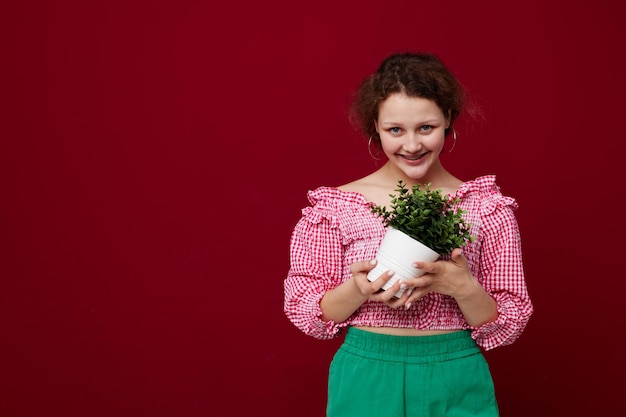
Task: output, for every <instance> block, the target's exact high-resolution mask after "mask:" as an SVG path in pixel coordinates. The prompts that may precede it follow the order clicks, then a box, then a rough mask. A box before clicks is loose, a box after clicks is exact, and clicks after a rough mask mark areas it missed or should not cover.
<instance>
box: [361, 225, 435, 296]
mask: <svg viewBox="0 0 626 417" xmlns="http://www.w3.org/2000/svg"><path fill="white" fill-rule="evenodd" d="M438 258H439V254H438V253H437V252H435V251H434V250H432V249H431V248H429V247H428V246H426V245H424V244H423V243H421V242H418V241H417V240H415V239H413V238H412V237H410V236H409V235H407V234H405V233H403V232H400V231H399V230H396V229H394V228H393V227H387V231H386V232H385V236H384V237H383V240H382V242H381V244H380V247H379V248H378V252H377V253H376V260H377V264H376V267H375V268H374V269H372V270H371V271H370V272H369V273H368V274H367V279H368V280H370V281H375V280H376V279H377V278H378V277H380V276H381V275H382V274H383V273H384V272H386V271H388V270H390V269H391V270H393V271H395V274H394V275H393V276H392V277H391V279H390V280H389V281H387V282H386V283H385V285H384V286H383V289H384V290H386V289H387V288H389V287H391V286H392V285H393V284H394V283H395V282H396V281H398V280H404V279H409V278H415V277H419V276H420V275H423V274H424V271H422V270H421V269H419V268H415V267H414V266H412V264H413V262H416V261H419V262H434V261H436V260H437V259H438ZM403 292H404V290H399V291H398V292H397V293H396V297H400V296H401V295H402V293H403Z"/></svg>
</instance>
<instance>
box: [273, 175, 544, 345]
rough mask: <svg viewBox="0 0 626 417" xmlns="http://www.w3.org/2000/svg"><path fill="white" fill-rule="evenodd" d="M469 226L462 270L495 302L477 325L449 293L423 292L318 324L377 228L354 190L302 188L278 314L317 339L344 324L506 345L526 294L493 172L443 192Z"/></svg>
mask: <svg viewBox="0 0 626 417" xmlns="http://www.w3.org/2000/svg"><path fill="white" fill-rule="evenodd" d="M451 197H453V198H456V197H458V198H460V199H461V201H460V202H459V203H457V204H458V206H459V207H460V208H461V209H463V210H465V214H464V218H465V219H466V221H467V222H468V223H470V224H471V233H472V234H473V235H474V236H476V240H475V241H474V242H472V243H469V244H468V245H467V246H466V247H464V248H463V255H464V256H465V257H466V258H467V260H468V263H469V267H470V270H471V272H472V274H473V276H474V277H476V279H478V281H479V282H480V283H481V284H482V286H483V287H484V288H485V290H486V291H487V292H488V293H489V294H490V295H491V296H492V297H493V298H494V299H495V300H496V302H497V305H498V318H497V320H496V321H494V322H490V323H486V324H484V325H482V326H480V327H478V328H476V327H472V326H470V325H468V324H467V322H466V321H465V318H464V317H463V314H462V313H461V311H460V309H459V307H458V305H457V303H456V301H455V300H454V298H452V297H450V296H446V295H442V294H438V293H430V294H428V295H426V296H424V297H422V298H421V299H420V300H419V301H417V302H414V303H413V305H412V306H411V308H409V309H408V310H406V309H404V308H399V309H393V308H390V307H388V306H387V305H386V304H385V303H382V302H374V301H369V300H368V301H366V302H365V303H363V305H362V306H361V307H360V308H359V309H358V310H357V311H356V312H354V314H352V316H351V317H350V318H348V319H347V320H346V321H344V322H341V323H336V322H333V321H327V322H325V321H322V320H321V318H320V317H321V315H322V310H321V308H320V300H321V299H322V297H323V296H324V294H325V293H326V292H327V291H328V290H330V289H332V288H335V287H337V286H338V285H339V284H341V283H343V282H345V281H346V280H348V279H349V278H350V275H351V273H350V265H351V264H352V263H353V262H355V261H362V260H367V259H373V258H375V257H376V251H377V249H378V247H379V245H380V243H381V240H382V238H383V235H384V234H385V228H384V226H383V224H382V222H381V220H380V219H379V218H378V217H376V216H375V215H374V214H373V213H372V212H371V207H372V205H373V203H371V202H368V201H367V200H366V199H365V197H364V196H363V195H362V194H360V193H356V192H345V191H341V190H339V189H337V188H331V187H319V188H317V189H315V190H313V191H309V193H308V199H309V201H310V203H311V206H309V207H306V208H304V209H303V210H302V218H301V219H300V220H299V221H298V223H297V224H296V226H295V228H294V230H293V232H292V236H291V255H290V261H291V266H290V269H289V272H288V274H287V277H286V279H285V281H284V290H285V293H284V296H285V298H284V311H285V314H286V315H287V317H288V319H289V320H290V321H291V322H292V323H293V324H294V325H295V326H296V327H298V328H299V329H300V330H302V331H303V332H304V333H305V334H308V335H310V336H313V337H315V338H317V339H330V338H333V337H336V336H338V335H339V334H340V333H341V331H342V329H344V328H345V327H346V326H350V325H356V326H372V327H380V326H387V327H402V328H412V329H421V330H427V329H428V330H460V329H469V330H471V334H472V337H473V338H474V340H476V343H477V344H478V345H479V346H481V347H483V348H484V349H485V350H489V349H492V348H494V347H497V346H502V345H508V344H511V343H513V342H514V341H515V340H516V339H517V338H518V337H519V336H520V335H521V333H522V331H523V330H524V328H525V327H526V324H527V323H528V320H529V318H530V316H531V314H532V312H533V307H532V304H531V301H530V298H529V297H528V292H527V288H526V282H525V279H524V271H523V267H522V254H521V246H520V235H519V229H518V225H517V221H516V219H515V215H514V210H516V209H517V203H516V201H515V200H514V199H513V198H511V197H505V196H503V195H502V194H501V192H500V188H499V187H498V186H497V185H496V183H495V176H493V175H486V176H482V177H479V178H477V179H475V180H473V181H467V182H464V183H462V184H461V185H460V187H459V188H458V189H457V191H456V192H455V193H454V194H452V195H451Z"/></svg>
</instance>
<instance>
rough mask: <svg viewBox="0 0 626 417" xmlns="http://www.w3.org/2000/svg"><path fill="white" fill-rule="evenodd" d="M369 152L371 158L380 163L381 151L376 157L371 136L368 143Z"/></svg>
mask: <svg viewBox="0 0 626 417" xmlns="http://www.w3.org/2000/svg"><path fill="white" fill-rule="evenodd" d="M367 151H368V152H369V154H370V156H371V157H372V158H374V159H375V160H377V161H380V158H378V155H380V151H378V153H377V154H376V155H374V154H373V153H372V137H371V136H370V138H369V140H368V141H367Z"/></svg>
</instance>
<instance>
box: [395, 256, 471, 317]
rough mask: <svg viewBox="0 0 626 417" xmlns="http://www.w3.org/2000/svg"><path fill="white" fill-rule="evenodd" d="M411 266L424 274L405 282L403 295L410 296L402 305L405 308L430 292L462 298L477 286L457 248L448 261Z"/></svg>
mask: <svg viewBox="0 0 626 417" xmlns="http://www.w3.org/2000/svg"><path fill="white" fill-rule="evenodd" d="M413 266H415V267H416V268H419V269H421V270H422V271H424V272H425V274H424V275H422V276H420V277H417V278H412V279H409V280H406V281H405V284H406V285H407V290H406V291H405V293H409V294H410V295H409V296H408V297H407V299H406V301H405V303H404V305H405V307H406V308H409V307H410V306H411V304H412V303H414V302H415V301H417V300H419V299H420V298H422V297H423V296H424V295H426V294H428V293H430V292H436V293H440V294H445V295H449V296H451V297H454V298H455V299H458V298H463V297H464V296H467V295H469V294H470V293H471V292H472V291H474V289H475V286H476V284H477V281H476V279H475V278H474V277H473V276H472V274H471V272H470V271H469V268H468V266H467V259H466V258H465V256H463V254H462V252H461V249H459V248H457V249H454V250H453V251H452V254H451V256H450V260H449V261H441V260H440V261H435V262H415V263H414V264H413Z"/></svg>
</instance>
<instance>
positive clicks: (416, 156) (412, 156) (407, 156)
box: [400, 152, 428, 161]
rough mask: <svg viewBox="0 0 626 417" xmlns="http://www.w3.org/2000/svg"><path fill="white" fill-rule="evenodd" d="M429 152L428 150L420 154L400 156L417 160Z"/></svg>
mask: <svg viewBox="0 0 626 417" xmlns="http://www.w3.org/2000/svg"><path fill="white" fill-rule="evenodd" d="M427 153H428V152H424V153H422V154H419V155H400V156H401V157H403V158H404V159H408V160H409V161H417V160H418V159H422V158H423V157H424V155H426V154H427Z"/></svg>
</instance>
